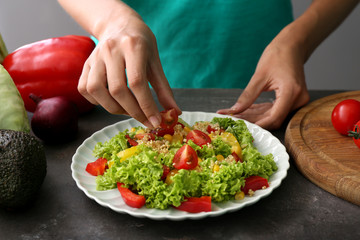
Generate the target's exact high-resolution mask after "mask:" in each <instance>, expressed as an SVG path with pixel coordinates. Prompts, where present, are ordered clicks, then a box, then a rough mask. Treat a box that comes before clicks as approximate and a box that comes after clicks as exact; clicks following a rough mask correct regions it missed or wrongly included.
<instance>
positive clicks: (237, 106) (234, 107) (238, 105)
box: [230, 103, 240, 111]
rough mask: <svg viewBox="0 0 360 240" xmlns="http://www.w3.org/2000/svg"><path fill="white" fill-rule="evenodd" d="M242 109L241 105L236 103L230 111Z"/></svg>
mask: <svg viewBox="0 0 360 240" xmlns="http://www.w3.org/2000/svg"><path fill="white" fill-rule="evenodd" d="M239 108H240V104H239V103H235V104H234V105H233V106H232V107H231V108H230V109H231V110H232V111H236V110H237V109H239Z"/></svg>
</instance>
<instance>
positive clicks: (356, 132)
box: [349, 120, 360, 148]
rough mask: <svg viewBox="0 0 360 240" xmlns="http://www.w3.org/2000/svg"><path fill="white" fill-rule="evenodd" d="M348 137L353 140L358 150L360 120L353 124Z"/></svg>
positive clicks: (359, 145) (359, 143)
mask: <svg viewBox="0 0 360 240" xmlns="http://www.w3.org/2000/svg"><path fill="white" fill-rule="evenodd" d="M349 136H350V137H352V138H353V140H354V143H355V144H356V146H358V148H360V120H359V121H358V122H357V123H356V124H355V126H354V129H353V130H352V131H349Z"/></svg>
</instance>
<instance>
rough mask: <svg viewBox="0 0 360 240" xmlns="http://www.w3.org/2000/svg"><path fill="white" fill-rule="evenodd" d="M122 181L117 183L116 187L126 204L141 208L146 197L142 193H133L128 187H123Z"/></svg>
mask: <svg viewBox="0 0 360 240" xmlns="http://www.w3.org/2000/svg"><path fill="white" fill-rule="evenodd" d="M123 185H124V184H123V183H117V188H118V190H119V192H120V194H121V197H122V198H123V200H124V202H125V203H126V205H128V206H130V207H133V208H141V207H142V206H144V205H145V202H146V199H145V197H144V196H142V195H138V194H136V193H133V192H132V191H131V190H130V189H128V188H125V187H123Z"/></svg>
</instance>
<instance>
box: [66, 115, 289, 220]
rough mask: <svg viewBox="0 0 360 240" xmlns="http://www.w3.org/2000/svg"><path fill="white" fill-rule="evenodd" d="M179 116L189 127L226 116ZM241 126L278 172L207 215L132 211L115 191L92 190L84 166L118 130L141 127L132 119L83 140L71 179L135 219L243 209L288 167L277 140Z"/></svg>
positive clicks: (92, 182) (92, 181)
mask: <svg viewBox="0 0 360 240" xmlns="http://www.w3.org/2000/svg"><path fill="white" fill-rule="evenodd" d="M180 117H181V118H182V119H184V120H185V121H186V122H187V123H189V124H190V125H193V124H194V122H196V121H210V120H211V119H213V118H214V117H229V116H224V115H219V114H215V113H205V112H183V114H182V115H181V116H180ZM234 119H235V118H234ZM245 123H246V125H247V127H248V129H249V131H250V132H251V134H252V135H253V137H254V139H255V141H254V143H255V146H256V147H257V149H258V150H259V151H260V152H261V153H262V154H268V153H272V154H273V155H274V160H275V162H276V165H277V166H278V170H277V171H276V172H275V173H274V174H273V175H272V176H271V177H270V179H269V182H270V186H269V187H268V188H267V189H264V190H258V191H256V192H255V194H254V195H253V196H251V197H249V196H246V197H245V198H244V199H243V200H231V201H228V202H224V203H213V204H212V211H211V212H202V213H187V212H183V211H178V210H176V209H173V208H169V209H167V210H159V209H148V208H146V207H142V208H140V209H136V208H131V207H129V206H127V205H126V204H125V203H124V201H123V200H122V198H121V196H120V193H119V191H118V190H117V189H113V190H107V191H96V183H95V177H94V176H91V175H90V174H88V173H87V172H86V171H85V167H86V165H87V164H88V163H89V162H93V161H95V160H96V159H95V157H94V156H93V155H92V152H93V149H94V146H95V144H96V143H98V142H105V141H108V140H109V139H110V138H112V137H113V136H115V135H116V134H117V133H118V132H119V131H124V130H125V129H131V128H132V127H135V126H139V125H141V124H140V123H139V122H138V121H136V120H135V119H128V120H125V121H121V122H118V123H116V124H113V125H110V126H108V127H105V128H103V129H102V130H100V131H98V132H95V133H94V134H93V135H92V136H91V137H89V138H88V139H86V140H85V141H84V142H83V144H81V145H80V147H79V148H78V149H77V151H76V153H75V154H74V156H73V159H72V164H71V170H72V176H73V178H74V180H75V181H76V184H77V186H78V187H79V188H80V189H81V190H82V191H84V193H85V194H86V195H87V196H88V197H89V198H91V199H94V200H95V201H96V202H98V203H99V204H100V205H102V206H105V207H109V208H111V209H112V210H114V211H116V212H119V213H128V214H130V215H132V216H135V217H147V218H151V219H155V220H163V219H169V220H184V219H201V218H204V217H208V216H211V217H214V216H219V215H222V214H224V213H226V212H232V211H235V210H239V209H241V208H243V207H245V206H248V205H251V204H254V203H256V202H257V201H259V200H260V199H261V198H263V197H265V196H268V195H269V194H270V193H271V192H272V191H273V190H274V189H275V188H277V187H279V186H280V184H281V181H282V180H283V179H284V178H285V177H286V175H287V170H288V168H289V155H288V154H287V152H286V149H285V147H284V146H283V145H282V144H281V143H280V141H279V140H278V139H277V138H275V137H274V136H273V135H272V134H271V133H269V132H268V131H266V130H264V129H262V128H260V127H259V126H257V125H255V124H252V123H249V122H247V121H245Z"/></svg>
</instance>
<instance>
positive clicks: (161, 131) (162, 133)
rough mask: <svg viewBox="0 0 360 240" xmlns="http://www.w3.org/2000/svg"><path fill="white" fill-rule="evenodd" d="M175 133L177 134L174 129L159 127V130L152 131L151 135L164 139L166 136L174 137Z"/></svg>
mask: <svg viewBox="0 0 360 240" xmlns="http://www.w3.org/2000/svg"><path fill="white" fill-rule="evenodd" d="M174 132H175V130H174V128H162V127H159V128H156V129H153V130H151V133H152V134H154V135H156V136H158V137H163V136H165V134H169V135H174Z"/></svg>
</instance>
